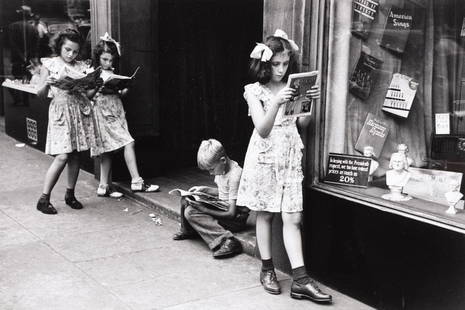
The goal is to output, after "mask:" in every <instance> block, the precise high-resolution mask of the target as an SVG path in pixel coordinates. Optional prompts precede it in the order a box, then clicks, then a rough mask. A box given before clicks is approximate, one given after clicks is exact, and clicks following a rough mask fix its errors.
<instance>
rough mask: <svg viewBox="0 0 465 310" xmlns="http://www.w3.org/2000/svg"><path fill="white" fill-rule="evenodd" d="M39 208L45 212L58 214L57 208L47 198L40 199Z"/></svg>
mask: <svg viewBox="0 0 465 310" xmlns="http://www.w3.org/2000/svg"><path fill="white" fill-rule="evenodd" d="M37 210H39V211H40V212H42V213H44V214H57V209H55V208H54V207H53V205H52V204H51V203H50V202H48V201H45V200H39V202H38V203H37Z"/></svg>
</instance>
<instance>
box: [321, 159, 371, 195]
mask: <svg viewBox="0 0 465 310" xmlns="http://www.w3.org/2000/svg"><path fill="white" fill-rule="evenodd" d="M370 165H371V159H370V158H369V157H365V156H357V155H347V154H336V153H329V156H328V168H327V174H326V177H325V179H324V182H325V183H333V184H339V185H347V186H356V187H367V186H368V176H369V174H368V173H369V171H370Z"/></svg>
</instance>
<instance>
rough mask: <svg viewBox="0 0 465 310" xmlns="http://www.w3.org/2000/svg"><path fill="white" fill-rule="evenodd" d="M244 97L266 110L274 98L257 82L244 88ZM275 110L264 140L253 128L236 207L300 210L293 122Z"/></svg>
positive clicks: (299, 170)
mask: <svg viewBox="0 0 465 310" xmlns="http://www.w3.org/2000/svg"><path fill="white" fill-rule="evenodd" d="M244 89H245V92H244V97H245V98H246V99H247V97H248V96H255V97H256V98H257V99H258V100H260V102H261V103H262V104H263V108H264V110H265V111H267V110H268V108H269V106H270V100H271V99H272V98H273V94H272V92H271V90H269V89H268V88H267V87H266V86H264V85H262V84H260V83H258V82H257V83H254V84H248V85H246V86H245V87H244ZM283 112H284V106H281V108H280V109H279V111H278V114H277V116H276V119H275V122H274V125H273V128H272V130H271V132H270V134H269V135H268V136H267V137H266V138H262V137H260V135H259V134H258V132H257V130H256V129H254V130H253V132H252V136H251V138H250V142H249V146H248V148H247V153H246V156H245V161H244V167H243V170H242V177H241V181H240V185H239V192H238V198H237V204H238V205H242V206H246V207H248V208H249V209H251V210H254V211H267V212H300V211H302V181H303V173H302V150H303V148H304V145H303V143H302V140H301V138H300V135H299V132H298V131H297V126H296V119H295V118H292V119H283V117H282V116H283Z"/></svg>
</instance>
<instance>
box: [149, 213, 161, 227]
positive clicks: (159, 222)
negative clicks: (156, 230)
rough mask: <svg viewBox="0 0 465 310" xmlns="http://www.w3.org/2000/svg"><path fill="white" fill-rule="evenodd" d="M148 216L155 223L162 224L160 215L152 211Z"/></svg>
mask: <svg viewBox="0 0 465 310" xmlns="http://www.w3.org/2000/svg"><path fill="white" fill-rule="evenodd" d="M149 216H150V218H151V219H152V221H153V222H155V224H156V225H163V223H162V221H161V217H159V216H157V215H155V214H154V213H150V214H149Z"/></svg>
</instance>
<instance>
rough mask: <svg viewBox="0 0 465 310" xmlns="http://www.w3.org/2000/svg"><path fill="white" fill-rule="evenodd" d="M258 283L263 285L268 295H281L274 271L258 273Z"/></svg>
mask: <svg viewBox="0 0 465 310" xmlns="http://www.w3.org/2000/svg"><path fill="white" fill-rule="evenodd" d="M260 283H261V284H262V285H263V288H264V289H265V291H267V292H268V293H270V294H273V295H278V294H281V287H280V286H279V282H278V279H277V278H276V273H275V272H274V270H273V269H272V270H265V271H263V270H262V271H260Z"/></svg>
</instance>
